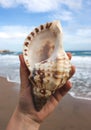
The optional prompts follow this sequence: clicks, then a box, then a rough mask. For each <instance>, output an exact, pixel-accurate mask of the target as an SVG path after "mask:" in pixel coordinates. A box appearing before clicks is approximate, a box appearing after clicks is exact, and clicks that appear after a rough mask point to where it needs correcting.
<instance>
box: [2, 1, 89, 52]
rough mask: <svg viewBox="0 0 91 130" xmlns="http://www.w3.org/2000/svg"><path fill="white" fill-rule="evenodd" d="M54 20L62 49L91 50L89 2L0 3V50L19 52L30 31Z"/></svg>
mask: <svg viewBox="0 0 91 130" xmlns="http://www.w3.org/2000/svg"><path fill="white" fill-rule="evenodd" d="M53 20H60V22H61V24H62V27H63V45H64V48H65V50H91V0H39V1H38V0H0V50H1V49H9V50H14V51H22V46H23V42H24V39H25V38H26V36H27V35H28V34H29V33H30V32H31V31H32V29H33V28H34V27H36V26H39V25H40V24H44V23H46V22H48V21H53Z"/></svg>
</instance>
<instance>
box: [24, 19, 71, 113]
mask: <svg viewBox="0 0 91 130" xmlns="http://www.w3.org/2000/svg"><path fill="white" fill-rule="evenodd" d="M62 35H63V33H62V27H61V25H60V22H59V21H53V22H49V23H46V24H44V25H40V26H39V27H37V28H35V29H34V30H33V31H32V32H31V33H30V34H29V35H28V36H27V38H26V39H25V42H24V48H23V56H24V60H25V63H26V65H27V67H28V69H29V71H30V76H29V79H30V83H31V86H32V88H33V99H34V104H35V108H36V109H37V110H38V111H39V110H41V108H42V107H43V106H44V105H45V103H46V102H47V100H48V98H50V96H51V95H52V94H53V93H55V91H56V90H57V89H58V88H60V87H62V86H63V85H64V84H65V83H66V81H67V80H68V78H69V77H70V71H71V63H70V60H69V58H68V56H67V55H66V53H65V51H64V49H63V46H62Z"/></svg>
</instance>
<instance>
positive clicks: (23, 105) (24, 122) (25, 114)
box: [6, 53, 75, 130]
mask: <svg viewBox="0 0 91 130" xmlns="http://www.w3.org/2000/svg"><path fill="white" fill-rule="evenodd" d="M68 56H69V58H70V59H71V54H69V53H68ZM19 58H20V78H21V89H20V98H19V103H18V105H17V107H16V109H15V111H14V113H13V115H12V117H11V119H10V121H9V123H8V126H7V128H6V130H38V129H39V127H40V124H41V122H42V121H43V120H44V119H45V118H46V117H47V116H48V115H49V114H50V113H51V112H52V111H53V110H54V109H55V107H56V106H57V105H58V103H59V101H60V100H61V99H62V97H63V96H64V95H65V94H66V93H67V92H68V91H69V90H70V88H71V86H72V85H71V83H70V82H69V81H67V83H66V84H65V85H64V86H63V87H62V88H60V89H59V90H57V91H56V93H55V94H54V95H52V96H51V97H50V99H49V100H48V102H47V103H46V104H45V106H44V107H43V108H42V109H41V110H40V111H39V112H37V111H36V110H35V108H34V104H33V100H32V96H31V86H30V84H29V80H28V76H29V71H28V69H27V67H26V65H25V63H24V59H23V56H22V55H20V56H19ZM74 72H75V68H74V66H72V71H71V75H73V74H74Z"/></svg>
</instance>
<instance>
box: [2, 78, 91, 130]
mask: <svg viewBox="0 0 91 130" xmlns="http://www.w3.org/2000/svg"><path fill="white" fill-rule="evenodd" d="M17 88H18V91H17ZM18 97H19V84H17V83H11V82H8V81H7V79H6V78H3V77H0V102H1V104H0V129H1V130H5V128H6V126H7V123H8V121H9V119H10V117H11V115H12V113H13V112H14V109H15V107H16V104H17V102H18ZM90 129H91V101H90V100H84V99H76V98H73V97H72V96H70V95H69V94H67V95H66V96H65V97H64V98H63V99H62V101H61V102H60V103H59V105H58V106H57V108H56V109H55V111H54V112H53V113H52V114H50V116H49V117H48V118H46V120H45V121H44V122H43V123H42V124H41V127H40V129H39V130H90Z"/></svg>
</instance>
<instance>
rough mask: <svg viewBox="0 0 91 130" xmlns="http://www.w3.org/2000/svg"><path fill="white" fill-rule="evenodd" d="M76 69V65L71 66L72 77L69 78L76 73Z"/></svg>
mask: <svg viewBox="0 0 91 130" xmlns="http://www.w3.org/2000/svg"><path fill="white" fill-rule="evenodd" d="M75 71H76V68H75V66H73V65H72V66H71V71H70V74H69V75H70V77H69V79H70V78H71V77H72V76H73V75H74V73H75Z"/></svg>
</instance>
